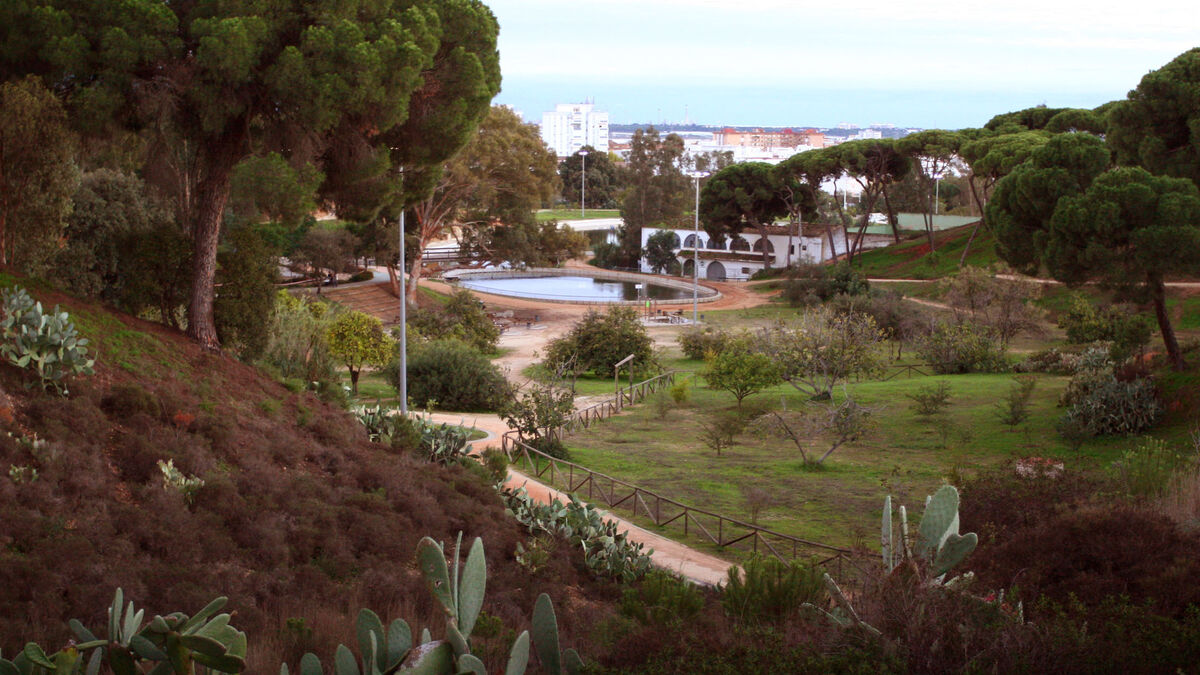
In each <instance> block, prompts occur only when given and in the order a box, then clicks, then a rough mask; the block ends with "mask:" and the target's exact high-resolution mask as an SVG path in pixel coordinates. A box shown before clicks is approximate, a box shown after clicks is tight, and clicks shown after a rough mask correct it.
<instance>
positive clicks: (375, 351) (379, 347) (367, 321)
mask: <svg viewBox="0 0 1200 675" xmlns="http://www.w3.org/2000/svg"><path fill="white" fill-rule="evenodd" d="M326 339H327V340H328V341H329V355H330V356H331V357H333V358H334V359H336V360H338V361H340V362H342V363H343V364H345V366H346V368H347V369H349V371H350V388H351V390H352V392H353V393H354V394H358V376H359V374H360V373H361V372H362V370H363V368H365V367H368V366H383V365H385V364H387V363H388V361H389V360H390V359H391V358H392V354H393V352H394V351H395V343H394V342H393V341H392V339H391V338H389V337H388V336H387V335H386V334H384V332H383V323H382V322H380V321H379V319H377V318H375V317H373V316H371V315H370V314H364V313H363V312H359V311H349V312H343V313H341V314H338V315H337V316H335V317H334V319H333V321H332V322H331V323H330V324H329V328H328V329H327V332H326Z"/></svg>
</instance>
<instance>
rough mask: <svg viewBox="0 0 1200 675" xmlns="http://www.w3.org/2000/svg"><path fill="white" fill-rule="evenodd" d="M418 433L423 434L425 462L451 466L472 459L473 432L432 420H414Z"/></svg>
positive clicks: (422, 447) (422, 448)
mask: <svg viewBox="0 0 1200 675" xmlns="http://www.w3.org/2000/svg"><path fill="white" fill-rule="evenodd" d="M414 425H415V426H416V428H417V431H418V432H419V433H420V434H421V451H422V452H423V453H424V454H425V461H427V462H431V463H433V464H441V465H442V466H449V465H451V464H458V463H459V462H461V461H463V460H467V461H474V460H471V459H470V453H471V446H470V444H469V443H468V441H469V440H470V438H471V430H470V429H467V428H465V427H462V426H455V425H451V424H446V423H444V422H443V423H441V424H438V423H437V422H434V421H432V420H427V419H417V420H414Z"/></svg>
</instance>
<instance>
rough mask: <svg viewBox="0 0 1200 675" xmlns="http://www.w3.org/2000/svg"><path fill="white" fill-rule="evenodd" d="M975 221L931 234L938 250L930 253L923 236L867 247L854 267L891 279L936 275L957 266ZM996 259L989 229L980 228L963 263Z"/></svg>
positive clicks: (985, 263)
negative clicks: (897, 242) (932, 253)
mask: <svg viewBox="0 0 1200 675" xmlns="http://www.w3.org/2000/svg"><path fill="white" fill-rule="evenodd" d="M972 229H974V225H967V226H964V227H958V228H954V229H950V230H943V231H942V232H938V233H937V234H935V235H934V242H935V243H936V244H937V253H936V255H934V256H930V255H929V242H928V241H927V240H926V238H925V237H923V236H922V237H918V238H915V239H909V240H907V241H904V242H901V243H899V244H896V245H893V246H888V247H887V248H880V249H875V250H872V251H866V252H864V253H863V254H862V255H860V256H858V257H857V258H856V259H855V262H854V266H855V269H857V270H859V272H861V273H862V274H864V275H866V276H869V277H880V278H892V279H937V278H939V277H944V276H946V275H949V274H953V273H954V272H956V271H957V270H958V261H959V258H960V257H961V256H962V252H963V248H964V247H965V246H966V243H967V240H968V239H970V237H971V230H972ZM998 260H999V258H998V257H997V256H996V242H995V239H994V238H993V237H992V235H991V233H990V232H984V231H980V232H979V235H978V236H976V237H975V241H974V242H972V243H971V252H970V253H969V254H968V255H967V260H966V263H967V264H968V265H975V266H978V267H986V266H988V265H991V264H992V263H995V262H997V261H998Z"/></svg>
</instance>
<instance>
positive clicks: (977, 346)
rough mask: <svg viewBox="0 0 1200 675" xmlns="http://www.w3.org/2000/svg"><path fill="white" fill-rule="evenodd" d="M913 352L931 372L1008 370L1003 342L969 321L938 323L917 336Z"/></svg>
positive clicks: (996, 371) (944, 373)
mask: <svg viewBox="0 0 1200 675" xmlns="http://www.w3.org/2000/svg"><path fill="white" fill-rule="evenodd" d="M916 350H917V354H919V355H920V356H921V358H922V359H924V360H925V361H926V362H927V363H929V365H930V367H931V368H933V371H934V372H935V373H938V374H940V375H948V374H954V373H1002V372H1004V371H1006V370H1008V360H1007V359H1006V358H1005V348H1004V345H1003V343H1001V341H1000V340H999V339H997V338H996V337H995V336H994V335H993V334H992V333H991V332H990V331H988V330H987V329H985V328H982V327H980V326H976V325H975V324H971V323H961V324H957V325H955V324H948V323H941V324H938V325H937V326H935V327H934V329H933V330H932V331H930V333H929V335H926V336H925V337H923V338H921V339H919V340H918V341H917V345H916Z"/></svg>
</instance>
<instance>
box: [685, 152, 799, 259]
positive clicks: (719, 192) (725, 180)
mask: <svg viewBox="0 0 1200 675" xmlns="http://www.w3.org/2000/svg"><path fill="white" fill-rule="evenodd" d="M780 187H781V183H780V177H779V176H778V175H777V174H776V172H775V170H774V167H772V166H771V165H770V164H768V163H766V162H742V163H740V164H731V165H730V166H727V167H725V168H724V169H721V170H720V171H718V172H716V173H715V174H713V175H712V176H710V177H709V178H708V180H706V181H705V182H704V188H703V189H702V190H701V191H700V219H701V220H703V221H704V229H705V230H706V231H707V232H708V234H709V236H711V237H717V238H726V237H733V236H737V235H738V233H740V232H741V231H742V230H743V229H744V228H746V227H752V228H755V229H757V230H759V232H760V233H762V234H765V233H766V232H765V230H763V229H762V228H764V227H766V226H767V225H771V224H772V223H774V222H775V219H776V218H778V217H780V216H784V215H787V212H788V205H787V203H786V202H785V201H784V199H783V197H782V191H781V190H780ZM763 255H764V256H766V255H767V253H766V250H765V249H764V251H763ZM765 259H766V258H765V257H764V260H765Z"/></svg>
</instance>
